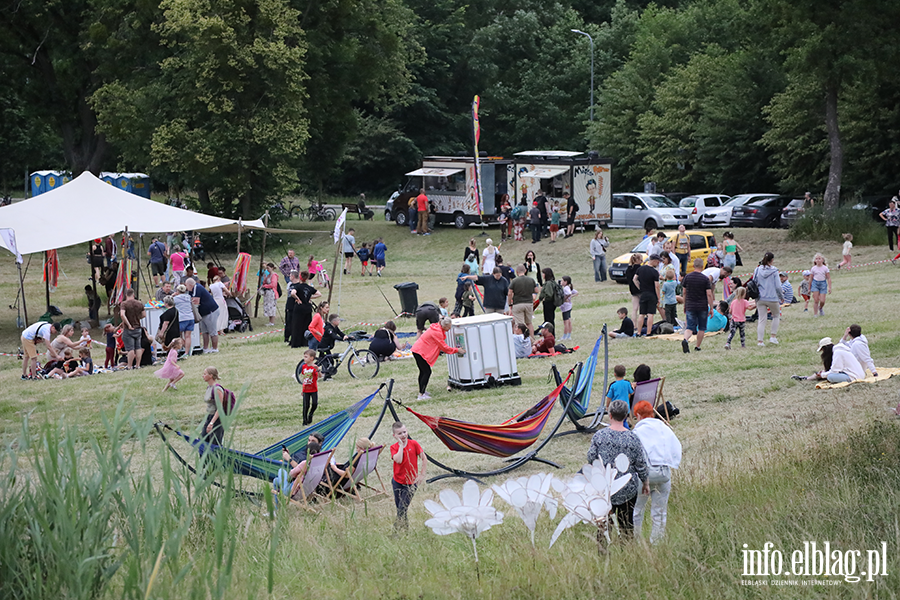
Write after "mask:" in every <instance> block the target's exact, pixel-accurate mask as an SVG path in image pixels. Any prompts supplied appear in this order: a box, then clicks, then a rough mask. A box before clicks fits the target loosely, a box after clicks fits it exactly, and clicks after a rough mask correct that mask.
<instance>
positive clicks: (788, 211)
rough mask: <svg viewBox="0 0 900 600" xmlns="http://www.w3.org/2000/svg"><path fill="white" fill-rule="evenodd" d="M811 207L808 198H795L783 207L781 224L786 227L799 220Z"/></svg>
mask: <svg viewBox="0 0 900 600" xmlns="http://www.w3.org/2000/svg"><path fill="white" fill-rule="evenodd" d="M807 208H809V203H807V201H806V198H794V199H793V200H791V201H790V202H788V205H787V206H785V207H784V208H782V209H781V226H782V227H784V228H785V229H787V228H790V226H791V225H793V224H794V223H796V222H797V219H799V218H800V217H802V216H803V213H804V212H806V209H807Z"/></svg>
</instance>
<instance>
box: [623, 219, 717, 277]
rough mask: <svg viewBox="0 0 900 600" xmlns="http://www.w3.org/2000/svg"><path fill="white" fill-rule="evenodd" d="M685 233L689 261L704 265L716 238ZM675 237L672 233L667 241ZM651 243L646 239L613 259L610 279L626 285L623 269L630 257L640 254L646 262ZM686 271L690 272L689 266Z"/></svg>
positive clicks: (689, 231) (706, 232)
mask: <svg viewBox="0 0 900 600" xmlns="http://www.w3.org/2000/svg"><path fill="white" fill-rule="evenodd" d="M685 233H686V234H687V235H688V236H690V238H691V261H693V260H694V259H695V258H702V259H703V264H706V259H707V257H708V256H709V254H710V252H713V251H714V249H715V247H716V236H715V235H713V234H712V233H710V232H709V231H695V230H688V231H686V232H685ZM676 235H678V232H676V231H673V232H672V233H671V234H669V238H668V239H670V240H672V239H675V236H676ZM652 242H653V238H646V239H644V240H642V241H641V243H640V244H638V245H637V246H635V247H634V248H632V249H631V252H626V253H625V254H622V255H620V256H617V257H616V258H614V259H613V261H612V263H611V264H610V267H609V277H610V279H613V280H614V281H616V283H628V280H627V279H625V269H627V268H628V262H629V261H630V260H631V255H632V254H640V255H641V260H642V261H646V260H647V250H649V248H650V244H651V243H652ZM687 270H688V272H690V270H691V268H690V266H689V267H688V269H687Z"/></svg>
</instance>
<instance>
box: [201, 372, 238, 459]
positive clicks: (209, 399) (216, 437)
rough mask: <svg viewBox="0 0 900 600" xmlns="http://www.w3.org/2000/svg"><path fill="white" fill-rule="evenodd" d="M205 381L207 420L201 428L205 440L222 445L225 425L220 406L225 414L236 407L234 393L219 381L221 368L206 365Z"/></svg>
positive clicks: (204, 398)
mask: <svg viewBox="0 0 900 600" xmlns="http://www.w3.org/2000/svg"><path fill="white" fill-rule="evenodd" d="M202 377H203V381H205V382H206V386H207V387H206V394H204V396H203V400H204V402H206V421H205V422H204V423H203V428H202V429H201V430H200V432H201V435H202V436H203V441H205V442H207V443H210V444H215V445H217V446H221V445H222V439H223V438H224V437H225V427H224V426H223V425H222V419H220V418H219V407H220V406H221V407H222V410H223V412H224V413H225V414H228V413H230V412H231V411H232V409H233V408H234V394H233V393H231V392H230V391H229V390H226V389H225V388H224V387H223V386H222V384H221V383H219V370H218V369H216V368H215V367H206V368H205V369H203V375H202Z"/></svg>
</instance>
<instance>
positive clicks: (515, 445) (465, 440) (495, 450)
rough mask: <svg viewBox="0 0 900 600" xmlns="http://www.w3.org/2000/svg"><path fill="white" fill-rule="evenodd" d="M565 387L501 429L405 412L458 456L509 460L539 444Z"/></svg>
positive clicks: (558, 389) (560, 386) (407, 408)
mask: <svg viewBox="0 0 900 600" xmlns="http://www.w3.org/2000/svg"><path fill="white" fill-rule="evenodd" d="M567 381H568V379H567ZM564 385H565V382H563V383H561V384H560V385H559V386H558V387H557V388H556V389H555V390H554V391H553V392H551V393H550V395H548V396H546V397H545V398H544V399H543V400H541V401H540V402H538V403H537V404H535V405H534V406H533V407H531V408H530V409H528V410H527V411H525V412H523V413H520V414H518V415H516V416H515V417H513V418H512V419H509V420H508V421H504V422H503V423H501V424H500V425H478V424H476V423H468V422H466V421H458V420H456V419H450V418H447V417H428V416H425V415H421V414H419V413H417V412H416V411H414V410H412V409H411V408H409V407H408V406H404V408H406V410H408V411H409V412H411V413H412V414H414V415H415V416H416V417H418V418H419V420H421V421H422V422H423V423H425V424H426V425H428V427H430V428H431V430H432V431H433V432H434V434H435V435H436V436H437V437H438V439H440V440H441V441H442V442H444V445H445V446H447V448H449V449H450V450H453V451H454V452H474V453H476V454H488V455H490V456H499V457H503V458H505V457H507V456H512V455H513V454H515V453H517V452H519V451H521V450H524V449H525V448H527V447H528V446H530V445H532V444H533V443H534V442H535V441H536V440H537V438H538V436H539V435H540V434H541V430H542V429H543V428H544V425H545V424H546V423H547V418H548V417H549V416H550V411H552V410H553V405H554V404H555V403H556V399H557V397H558V396H559V394H560V391H561V390H562V389H563V386H564ZM523 417H524V418H523ZM520 419H521V420H520Z"/></svg>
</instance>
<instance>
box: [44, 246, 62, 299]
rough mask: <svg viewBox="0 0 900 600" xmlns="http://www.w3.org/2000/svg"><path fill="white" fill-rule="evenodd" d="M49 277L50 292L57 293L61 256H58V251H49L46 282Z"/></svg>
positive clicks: (45, 275)
mask: <svg viewBox="0 0 900 600" xmlns="http://www.w3.org/2000/svg"><path fill="white" fill-rule="evenodd" d="M48 275H49V276H50V277H49V287H50V291H51V292H55V291H56V287H57V286H58V285H59V254H57V252H56V250H47V257H46V262H45V263H44V278H43V280H44V282H47V281H48V278H47V276H48Z"/></svg>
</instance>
